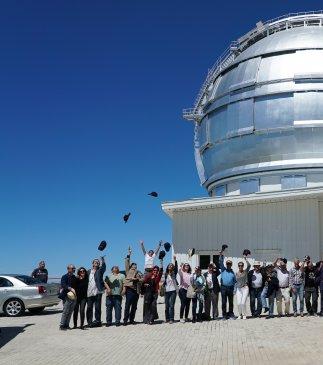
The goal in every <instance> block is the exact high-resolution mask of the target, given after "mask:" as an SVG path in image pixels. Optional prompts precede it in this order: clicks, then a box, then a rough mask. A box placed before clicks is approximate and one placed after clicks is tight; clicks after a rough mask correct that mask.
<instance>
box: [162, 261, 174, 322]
mask: <svg viewBox="0 0 323 365" xmlns="http://www.w3.org/2000/svg"><path fill="white" fill-rule="evenodd" d="M174 262H175V264H173V263H170V264H168V265H167V268H166V272H165V281H164V284H163V285H164V288H165V320H166V322H167V323H169V324H172V323H174V316H175V301H176V296H177V292H178V282H177V278H176V277H177V273H178V264H177V260H176V256H174Z"/></svg>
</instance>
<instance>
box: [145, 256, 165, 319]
mask: <svg viewBox="0 0 323 365" xmlns="http://www.w3.org/2000/svg"><path fill="white" fill-rule="evenodd" d="M162 275H163V260H160V266H159V267H158V266H154V267H153V269H152V271H151V272H150V273H148V274H146V275H145V277H144V281H143V286H142V287H143V290H144V323H145V324H153V323H154V320H155V319H158V313H157V298H158V289H159V282H160V279H161V277H162Z"/></svg>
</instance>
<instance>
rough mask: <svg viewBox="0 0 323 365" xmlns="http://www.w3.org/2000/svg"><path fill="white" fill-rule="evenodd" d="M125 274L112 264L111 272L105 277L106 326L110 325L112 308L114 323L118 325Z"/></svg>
mask: <svg viewBox="0 0 323 365" xmlns="http://www.w3.org/2000/svg"><path fill="white" fill-rule="evenodd" d="M124 280H125V276H124V275H123V274H121V273H120V272H119V267H118V266H113V267H112V269H111V274H110V275H108V276H106V278H105V282H104V285H105V288H106V293H107V297H106V315H107V324H106V327H109V326H111V325H112V310H113V309H114V313H115V323H116V326H117V327H119V326H120V325H121V324H120V320H121V311H122V292H123V284H124Z"/></svg>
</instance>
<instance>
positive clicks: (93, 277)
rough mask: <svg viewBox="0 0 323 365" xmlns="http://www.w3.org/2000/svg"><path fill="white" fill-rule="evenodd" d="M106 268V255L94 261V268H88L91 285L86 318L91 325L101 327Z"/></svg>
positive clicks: (88, 290)
mask: <svg viewBox="0 0 323 365" xmlns="http://www.w3.org/2000/svg"><path fill="white" fill-rule="evenodd" d="M105 270H106V264H105V260H104V257H103V256H102V257H101V261H100V260H99V259H94V260H93V261H92V269H90V270H88V275H89V285H88V289H87V311H86V319H87V324H88V326H89V327H101V326H102V322H101V304H102V294H103V293H104V289H105V286H104V281H103V274H104V273H105ZM93 307H95V321H94V322H93Z"/></svg>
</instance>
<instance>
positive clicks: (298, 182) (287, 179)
mask: <svg viewBox="0 0 323 365" xmlns="http://www.w3.org/2000/svg"><path fill="white" fill-rule="evenodd" d="M306 186H307V183H306V176H305V175H287V176H282V178H281V188H282V190H289V189H301V188H306Z"/></svg>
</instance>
